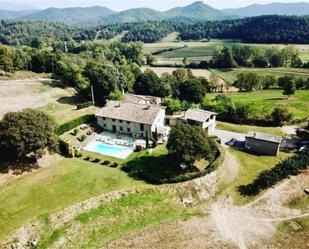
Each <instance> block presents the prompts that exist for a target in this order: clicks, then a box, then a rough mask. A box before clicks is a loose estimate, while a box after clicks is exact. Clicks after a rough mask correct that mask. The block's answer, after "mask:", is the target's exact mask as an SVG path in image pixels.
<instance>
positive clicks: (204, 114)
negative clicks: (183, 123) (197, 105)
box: [183, 109, 217, 122]
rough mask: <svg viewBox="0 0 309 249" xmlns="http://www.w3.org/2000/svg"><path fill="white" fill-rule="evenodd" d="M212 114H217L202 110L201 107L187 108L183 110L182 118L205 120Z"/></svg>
mask: <svg viewBox="0 0 309 249" xmlns="http://www.w3.org/2000/svg"><path fill="white" fill-rule="evenodd" d="M212 115H217V114H216V113H214V112H209V111H204V110H201V109H188V110H187V111H186V112H185V116H184V117H183V119H185V120H194V121H198V122H206V121H207V120H208V119H209V118H210V117H211V116H212Z"/></svg>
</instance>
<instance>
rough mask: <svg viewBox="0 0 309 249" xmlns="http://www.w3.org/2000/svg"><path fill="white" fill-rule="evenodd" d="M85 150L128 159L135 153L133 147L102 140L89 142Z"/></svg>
mask: <svg viewBox="0 0 309 249" xmlns="http://www.w3.org/2000/svg"><path fill="white" fill-rule="evenodd" d="M84 150H87V151H91V152H96V153H99V154H102V155H104V156H110V157H115V158H119V159H126V158H127V157H128V156H130V155H131V154H132V153H133V148H129V147H125V146H120V145H112V144H105V143H102V142H98V141H96V140H93V141H91V142H89V143H88V144H87V145H86V146H85V147H84Z"/></svg>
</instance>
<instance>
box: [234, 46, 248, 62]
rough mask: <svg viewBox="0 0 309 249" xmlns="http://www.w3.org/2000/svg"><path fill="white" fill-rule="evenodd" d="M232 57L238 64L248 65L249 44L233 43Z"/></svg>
mask: <svg viewBox="0 0 309 249" xmlns="http://www.w3.org/2000/svg"><path fill="white" fill-rule="evenodd" d="M232 53H233V58H234V60H235V61H236V63H237V64H238V65H239V66H242V67H247V66H250V64H251V62H250V61H249V59H250V57H251V56H252V48H251V47H250V46H240V45H234V46H233V47H232Z"/></svg>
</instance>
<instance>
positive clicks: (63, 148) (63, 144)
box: [59, 139, 70, 157]
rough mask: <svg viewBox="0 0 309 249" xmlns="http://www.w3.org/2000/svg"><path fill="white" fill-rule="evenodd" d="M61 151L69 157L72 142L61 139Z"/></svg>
mask: <svg viewBox="0 0 309 249" xmlns="http://www.w3.org/2000/svg"><path fill="white" fill-rule="evenodd" d="M59 151H60V153H61V155H63V156H65V157H68V156H69V154H70V144H69V143H68V142H66V141H65V140H62V139H59Z"/></svg>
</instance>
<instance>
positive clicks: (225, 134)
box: [209, 129, 246, 147]
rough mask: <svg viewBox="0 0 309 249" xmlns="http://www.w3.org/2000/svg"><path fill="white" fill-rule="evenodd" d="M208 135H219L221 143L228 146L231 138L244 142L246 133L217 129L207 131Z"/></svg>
mask: <svg viewBox="0 0 309 249" xmlns="http://www.w3.org/2000/svg"><path fill="white" fill-rule="evenodd" d="M209 135H211V136H217V137H219V138H220V139H221V145H222V146H225V147H228V146H229V145H228V143H229V142H231V141H232V140H237V141H238V142H245V140H246V134H243V133H237V132H231V131H226V130H219V129H215V130H213V131H209Z"/></svg>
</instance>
